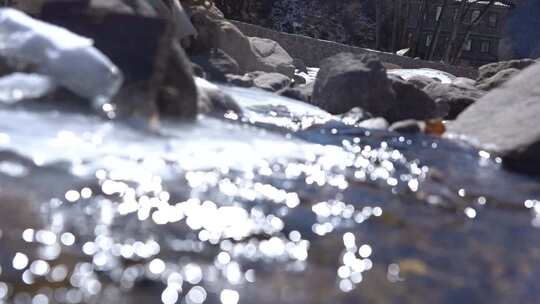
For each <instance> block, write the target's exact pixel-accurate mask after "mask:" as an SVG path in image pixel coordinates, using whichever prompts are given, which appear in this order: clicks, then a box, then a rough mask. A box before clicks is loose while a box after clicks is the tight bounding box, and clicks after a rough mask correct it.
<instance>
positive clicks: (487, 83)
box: [476, 68, 521, 91]
mask: <svg viewBox="0 0 540 304" xmlns="http://www.w3.org/2000/svg"><path fill="white" fill-rule="evenodd" d="M519 72H521V70H519V69H514V68H510V69H506V70H502V71H499V72H498V73H497V74H495V75H493V76H491V77H489V78H484V79H482V80H481V81H479V82H477V83H476V87H477V88H478V89H480V90H484V91H490V90H493V89H495V88H497V87H500V86H501V85H502V84H503V83H505V82H507V81H508V80H509V79H510V78H512V77H514V76H515V75H517V73H519Z"/></svg>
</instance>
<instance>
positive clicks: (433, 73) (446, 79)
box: [388, 68, 456, 83]
mask: <svg viewBox="0 0 540 304" xmlns="http://www.w3.org/2000/svg"><path fill="white" fill-rule="evenodd" d="M388 74H391V75H397V76H400V77H401V78H403V79H405V80H409V79H411V78H413V77H416V76H421V77H428V78H431V79H432V80H435V81H437V82H442V83H452V82H453V81H454V80H455V79H456V76H454V75H452V74H450V73H447V72H443V71H439V70H435V69H428V68H421V69H397V70H390V71H388Z"/></svg>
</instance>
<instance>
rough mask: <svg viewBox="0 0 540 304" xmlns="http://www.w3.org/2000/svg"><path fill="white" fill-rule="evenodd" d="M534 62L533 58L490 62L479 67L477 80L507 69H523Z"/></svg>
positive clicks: (481, 80) (479, 80)
mask: <svg viewBox="0 0 540 304" xmlns="http://www.w3.org/2000/svg"><path fill="white" fill-rule="evenodd" d="M534 63H535V61H534V60H532V59H516V60H509V61H501V62H494V63H489V64H486V65H483V66H481V67H479V68H478V78H477V79H476V82H483V81H485V80H486V79H488V78H491V77H493V76H495V74H497V73H499V72H500V71H503V70H507V69H518V70H523V69H524V68H526V67H528V66H530V65H532V64H534Z"/></svg>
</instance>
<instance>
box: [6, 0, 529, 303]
mask: <svg viewBox="0 0 540 304" xmlns="http://www.w3.org/2000/svg"><path fill="white" fill-rule="evenodd" d="M195 2H197V1H194V0H192V1H182V3H183V4H185V6H184V7H181V6H167V5H166V2H164V3H161V2H158V1H155V2H149V1H142V0H141V1H139V0H129V1H128V0H106V1H105V0H91V1H82V0H81V1H73V0H70V1H65V0H50V1H45V2H44V5H43V7H41V8H40V9H39V10H35V11H34V13H35V15H34V16H35V17H39V18H41V19H42V20H46V21H47V22H43V21H40V19H39V18H38V19H32V18H30V17H29V16H26V15H24V14H22V13H21V12H18V11H15V10H9V9H2V10H0V28H1V29H2V30H3V32H2V33H3V34H5V35H0V36H1V37H0V39H4V42H5V41H7V42H9V43H4V44H3V46H9V47H0V57H1V58H2V61H1V68H0V71H1V75H0V76H2V77H0V92H1V93H2V94H0V208H2V209H0V210H1V212H0V303H9V304H11V303H13V304H41V303H45V304H47V303H51V304H52V303H61V304H77V303H126V304H128V303H158V302H161V303H163V304H174V303H184V304H202V303H209V304H238V303H261V304H271V303H291V304H293V303H295V304H297V303H310V304H311V303H313V304H327V303H338V304H350V303H415V304H416V303H424V302H425V303H443V304H453V303H459V302H473V303H483V302H489V303H511V302H519V303H534V301H535V300H536V299H537V298H538V290H537V288H536V282H538V280H540V272H538V271H535V269H536V268H535V267H536V265H538V263H539V262H540V256H539V255H538V250H537V248H536V246H535V244H538V243H539V242H540V234H538V227H540V187H538V184H539V180H540V179H539V177H538V176H537V173H538V171H537V170H538V167H537V163H538V158H537V157H538V156H537V155H538V153H537V152H538V144H537V143H538V133H537V129H538V128H535V126H534V121H535V118H536V117H535V116H536V115H537V114H538V113H537V112H538V111H539V109H538V106H537V105H538V103H539V97H538V96H539V94H540V93H539V92H538V81H537V79H538V77H537V76H538V73H539V71H538V69H539V65H538V64H537V63H536V61H535V60H530V59H527V60H520V61H510V62H501V63H494V64H492V65H488V66H485V67H482V68H481V69H480V71H479V75H480V77H479V79H476V80H475V79H467V78H462V77H456V76H454V75H452V74H450V73H446V72H442V71H437V70H433V69H402V68H400V67H397V66H395V65H391V64H389V63H388V62H384V60H381V58H379V57H377V56H374V55H363V54H350V53H341V54H335V55H334V56H330V57H329V58H326V59H324V60H323V61H322V62H321V63H320V64H317V65H316V66H314V67H312V66H306V65H305V64H304V63H303V62H302V61H300V60H298V59H297V58H293V57H292V56H290V55H289V54H287V51H286V49H285V48H283V47H282V46H280V45H279V44H278V43H276V42H274V41H271V40H268V39H261V38H260V37H248V36H246V35H244V34H243V33H242V32H241V31H240V30H239V29H238V28H237V27H235V26H234V24H232V23H231V22H229V21H228V20H226V19H224V18H223V16H222V14H221V13H220V11H218V10H216V9H215V8H212V7H210V8H208V7H203V6H198V5H194V3H195ZM150 3H153V4H156V3H161V4H163V6H151V5H148V4H150ZM199 4H200V1H199ZM171 16H172V17H173V18H170V17H171ZM171 19H172V20H175V21H174V22H170V20H171ZM56 25H59V26H56ZM192 26H193V27H192ZM66 29H67V30H66ZM131 29H136V30H131ZM194 33H196V35H194ZM59 38H62V39H59ZM88 38H91V39H88ZM141 41H144V42H145V43H141ZM306 51H309V49H307V50H306ZM284 96H288V98H286V97H284ZM491 143H495V144H496V145H490V144H491ZM471 144H472V145H474V146H476V147H478V148H479V149H477V148H475V147H474V146H472V145H471ZM501 163H502V164H501ZM504 166H506V167H507V168H504ZM508 169H511V170H508ZM528 174H530V175H528Z"/></svg>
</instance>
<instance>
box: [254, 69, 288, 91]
mask: <svg viewBox="0 0 540 304" xmlns="http://www.w3.org/2000/svg"><path fill="white" fill-rule="evenodd" d="M249 74H250V75H252V76H253V77H254V79H253V85H254V86H255V87H258V88H260V89H263V90H266V91H270V92H277V91H279V90H281V89H284V88H285V87H287V86H289V84H291V79H290V78H289V77H287V76H285V75H283V74H280V73H265V72H253V73H249Z"/></svg>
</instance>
